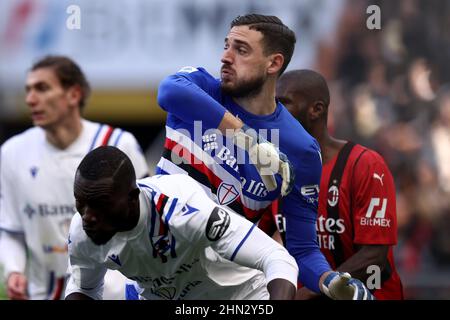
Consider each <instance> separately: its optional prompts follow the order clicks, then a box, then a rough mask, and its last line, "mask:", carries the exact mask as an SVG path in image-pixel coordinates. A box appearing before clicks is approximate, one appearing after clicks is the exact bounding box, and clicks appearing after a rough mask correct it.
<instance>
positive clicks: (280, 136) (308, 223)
mask: <svg viewBox="0 0 450 320" xmlns="http://www.w3.org/2000/svg"><path fill="white" fill-rule="evenodd" d="M158 102H159V104H160V106H161V107H162V108H163V109H164V110H166V111H167V112H168V115H167V123H166V141H165V150H164V153H163V156H162V158H161V160H160V162H159V163H158V167H157V173H158V174H174V173H182V174H188V175H190V176H191V177H193V178H194V179H195V180H197V181H198V182H199V183H201V184H202V186H203V187H204V189H205V191H206V192H207V193H209V195H210V197H211V198H212V199H213V200H214V201H216V202H217V203H219V204H222V205H227V206H228V207H230V208H231V209H233V210H234V211H236V212H237V213H239V214H241V215H243V216H245V217H246V218H247V219H249V220H250V221H253V222H258V221H259V223H258V226H259V227H260V228H261V229H262V230H264V231H265V232H266V233H268V234H272V233H273V231H274V230H275V229H276V227H275V224H274V221H273V218H272V214H273V211H275V210H276V209H277V208H275V207H276V204H277V202H276V201H275V202H274V200H276V199H277V198H278V197H279V196H280V188H281V177H280V176H279V175H277V176H276V179H277V184H278V186H277V188H276V190H274V191H271V192H269V191H268V190H267V189H266V188H265V186H264V184H263V182H262V180H261V177H260V176H259V174H258V172H257V170H256V168H255V166H254V165H253V164H252V163H251V161H250V160H249V157H248V154H247V153H246V152H245V151H244V150H242V149H240V148H238V147H236V146H235V145H234V144H233V141H232V139H227V138H225V137H223V136H222V135H221V134H220V132H219V131H218V130H217V129H216V128H217V127H218V126H219V124H220V121H221V120H222V118H223V116H224V114H225V112H226V111H228V112H230V113H231V114H232V115H234V116H236V117H238V118H239V119H241V120H242V121H243V122H244V123H245V124H246V125H248V126H249V127H251V128H253V129H255V130H256V131H257V132H258V133H259V134H260V135H261V136H263V137H264V138H266V139H267V140H269V141H270V142H272V143H273V144H275V145H276V146H277V147H279V149H280V150H281V152H283V153H284V154H286V155H287V157H288V159H289V160H290V162H291V164H292V165H293V167H294V170H295V175H296V178H295V186H294V188H293V190H292V191H291V193H290V194H289V195H288V196H287V197H285V198H284V199H283V212H284V215H285V218H286V229H287V232H286V238H287V248H288V250H289V252H290V253H291V255H292V256H294V257H295V258H296V259H297V263H298V265H299V267H300V269H303V270H304V272H300V277H303V278H304V279H303V282H305V281H306V283H307V285H308V287H309V288H311V289H313V290H315V291H316V292H319V288H318V280H319V277H320V275H321V274H322V273H323V272H325V271H328V270H330V268H329V265H328V264H327V262H326V260H325V258H324V257H323V256H322V255H321V254H320V250H319V248H318V246H317V243H316V242H315V241H316V233H315V220H316V217H317V212H316V210H317V198H318V189H319V188H318V186H319V183H320V174H321V169H322V167H321V158H320V149H319V146H318V144H317V142H316V140H315V139H314V138H313V137H311V136H310V135H309V134H308V133H307V132H306V130H305V129H304V128H303V127H302V126H301V125H300V124H299V123H298V121H297V120H296V119H295V118H293V117H292V115H291V114H290V113H289V112H288V111H287V109H286V108H285V107H284V106H283V105H282V104H281V103H277V105H276V109H275V111H274V112H273V113H272V114H269V115H255V114H252V113H249V112H247V111H246V110H245V109H244V108H242V107H241V106H239V105H238V104H236V103H235V102H234V101H233V99H232V97H231V96H229V95H227V94H225V93H224V92H222V90H221V84H220V81H219V80H218V79H216V78H214V77H213V76H211V75H210V74H209V73H208V72H207V71H206V70H204V69H203V68H198V69H197V68H193V67H185V68H183V69H181V70H180V71H179V72H178V73H177V74H175V75H172V76H169V77H168V78H166V79H165V80H164V81H163V82H162V83H161V85H160V88H159V91H158Z"/></svg>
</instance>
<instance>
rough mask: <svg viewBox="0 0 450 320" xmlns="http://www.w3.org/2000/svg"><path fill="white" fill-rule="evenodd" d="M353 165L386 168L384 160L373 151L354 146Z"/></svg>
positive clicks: (358, 145)
mask: <svg viewBox="0 0 450 320" xmlns="http://www.w3.org/2000/svg"><path fill="white" fill-rule="evenodd" d="M352 156H353V158H354V161H355V164H356V165H358V166H366V167H371V166H383V167H386V168H387V164H386V162H385V160H384V158H383V157H382V156H381V155H380V154H379V153H378V152H377V151H375V150H373V149H370V148H368V147H365V146H362V145H360V144H355V146H354V147H353V150H352Z"/></svg>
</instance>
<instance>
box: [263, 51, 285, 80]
mask: <svg viewBox="0 0 450 320" xmlns="http://www.w3.org/2000/svg"><path fill="white" fill-rule="evenodd" d="M283 63H284V57H283V55H282V54H281V53H275V54H272V55H270V60H269V66H268V68H267V73H268V74H270V75H272V74H277V73H278V72H280V70H281V68H282V67H283Z"/></svg>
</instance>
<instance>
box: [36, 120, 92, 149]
mask: <svg viewBox="0 0 450 320" xmlns="http://www.w3.org/2000/svg"><path fill="white" fill-rule="evenodd" d="M82 129H83V124H82V122H81V118H80V117H79V116H78V117H72V118H70V119H66V120H64V121H62V122H61V123H59V124H58V125H55V126H54V127H52V128H47V129H45V136H46V138H47V141H48V142H49V143H50V144H52V145H53V146H54V147H56V148H58V149H61V150H64V149H66V148H67V147H69V146H70V145H71V144H72V143H73V142H74V141H75V140H76V139H77V138H78V137H79V136H80V134H81V131H82Z"/></svg>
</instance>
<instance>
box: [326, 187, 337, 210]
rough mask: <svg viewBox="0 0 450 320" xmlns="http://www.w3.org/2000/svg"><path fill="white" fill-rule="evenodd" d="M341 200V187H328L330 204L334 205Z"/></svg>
mask: <svg viewBox="0 0 450 320" xmlns="http://www.w3.org/2000/svg"><path fill="white" fill-rule="evenodd" d="M338 201H339V189H338V187H337V186H335V185H333V186H331V187H330V188H329V189H328V205H329V206H330V207H334V206H336V205H337V203H338Z"/></svg>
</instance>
